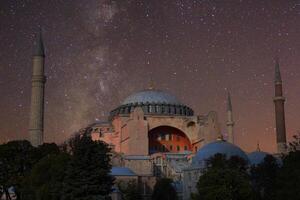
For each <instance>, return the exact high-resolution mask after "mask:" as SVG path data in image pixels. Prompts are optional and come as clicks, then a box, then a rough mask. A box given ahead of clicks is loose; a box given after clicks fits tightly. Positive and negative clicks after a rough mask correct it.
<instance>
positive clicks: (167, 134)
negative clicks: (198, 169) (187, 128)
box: [148, 126, 192, 154]
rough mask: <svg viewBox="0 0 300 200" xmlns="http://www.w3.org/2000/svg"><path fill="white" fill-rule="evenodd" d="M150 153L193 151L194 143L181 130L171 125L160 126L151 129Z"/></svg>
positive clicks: (149, 135)
mask: <svg viewBox="0 0 300 200" xmlns="http://www.w3.org/2000/svg"><path fill="white" fill-rule="evenodd" d="M148 137H149V153H150V154H153V153H157V152H172V153H178V152H183V151H191V150H192V145H191V142H190V140H189V139H188V137H187V136H186V135H185V133H184V132H182V131H181V130H179V129H177V128H174V127H170V126H159V127H156V128H154V129H152V130H150V131H149V133H148Z"/></svg>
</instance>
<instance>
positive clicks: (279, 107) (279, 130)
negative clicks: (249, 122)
mask: <svg viewBox="0 0 300 200" xmlns="http://www.w3.org/2000/svg"><path fill="white" fill-rule="evenodd" d="M274 82H275V96H274V98H273V101H274V104H275V122H276V141H277V151H278V153H285V152H286V150H287V145H286V128H285V112H284V102H285V98H284V96H283V89H282V79H281V74H280V69H279V62H278V59H276V60H275V80H274Z"/></svg>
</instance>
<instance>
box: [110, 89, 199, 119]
mask: <svg viewBox="0 0 300 200" xmlns="http://www.w3.org/2000/svg"><path fill="white" fill-rule="evenodd" d="M136 107H140V108H142V109H143V111H144V114H145V115H177V116H192V115H193V114H194V111H193V110H192V109H191V108H189V107H188V106H186V105H184V104H182V103H181V102H180V101H179V100H178V99H177V98H176V97H175V96H173V95H171V94H169V93H167V92H163V91H160V90H152V89H149V90H143V91H140V92H137V93H134V94H132V95H130V96H128V97H127V98H126V99H125V100H124V101H123V102H122V104H121V105H120V106H119V107H117V108H116V109H114V110H112V111H111V113H110V114H111V117H114V116H116V115H121V116H128V115H129V114H130V113H131V112H132V111H133V110H134V109H135V108H136Z"/></svg>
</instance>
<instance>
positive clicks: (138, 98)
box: [122, 90, 181, 105]
mask: <svg viewBox="0 0 300 200" xmlns="http://www.w3.org/2000/svg"><path fill="white" fill-rule="evenodd" d="M131 103H132V104H134V103H164V104H175V105H181V103H180V101H179V100H178V99H177V98H176V97H175V96H173V95H171V94H168V93H166V92H163V91H159V90H143V91H140V92H137V93H134V94H132V95H130V96H129V97H127V98H126V99H125V100H124V101H123V103H122V105H126V104H131Z"/></svg>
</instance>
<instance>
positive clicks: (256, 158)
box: [248, 151, 269, 165]
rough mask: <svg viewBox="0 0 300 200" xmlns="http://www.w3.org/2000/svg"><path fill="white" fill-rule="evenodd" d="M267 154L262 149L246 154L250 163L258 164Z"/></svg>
mask: <svg viewBox="0 0 300 200" xmlns="http://www.w3.org/2000/svg"><path fill="white" fill-rule="evenodd" d="M267 155H269V154H268V153H266V152H263V151H254V152H252V153H249V154H248V158H249V161H250V164H251V165H258V164H260V163H262V162H263V161H264V159H265V157H266V156H267Z"/></svg>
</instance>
